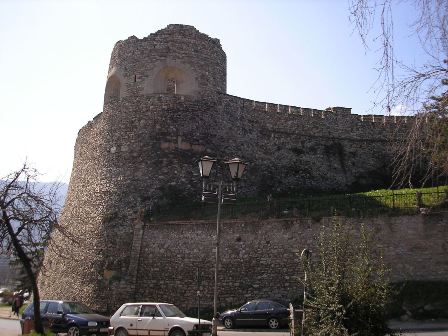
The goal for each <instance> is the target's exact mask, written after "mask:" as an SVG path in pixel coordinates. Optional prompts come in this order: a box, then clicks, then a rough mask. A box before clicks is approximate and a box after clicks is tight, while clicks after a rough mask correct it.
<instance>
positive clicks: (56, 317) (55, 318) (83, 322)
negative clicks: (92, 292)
mask: <svg viewBox="0 0 448 336" xmlns="http://www.w3.org/2000/svg"><path fill="white" fill-rule="evenodd" d="M40 313H41V317H42V322H43V325H44V327H45V328H47V329H49V330H51V331H52V332H54V333H67V335H68V336H80V335H108V328H109V325H110V320H109V318H108V317H106V316H102V315H99V314H96V313H95V312H94V311H92V310H91V309H90V308H89V307H87V306H86V305H84V304H82V303H79V302H74V301H58V300H41V301H40ZM26 319H34V304H33V303H31V304H30V305H29V306H28V307H26V309H25V310H24V311H23V314H22V318H21V319H20V324H21V326H22V330H23V325H24V321H25V320H26Z"/></svg>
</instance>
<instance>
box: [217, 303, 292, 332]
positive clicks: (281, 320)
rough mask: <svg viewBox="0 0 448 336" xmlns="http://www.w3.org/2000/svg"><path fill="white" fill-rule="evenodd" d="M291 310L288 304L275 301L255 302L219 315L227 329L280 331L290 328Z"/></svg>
mask: <svg viewBox="0 0 448 336" xmlns="http://www.w3.org/2000/svg"><path fill="white" fill-rule="evenodd" d="M288 317H289V310H288V308H287V307H286V303H283V302H282V303H280V302H277V301H274V300H265V299H263V300H261V299H260V300H253V301H249V302H248V303H246V304H245V305H243V306H241V307H240V308H238V309H231V310H227V311H225V312H223V313H222V314H220V315H219V321H220V322H221V323H222V324H223V325H224V327H226V328H227V329H231V328H234V327H268V328H270V329H278V328H280V327H286V326H288V321H289V320H288Z"/></svg>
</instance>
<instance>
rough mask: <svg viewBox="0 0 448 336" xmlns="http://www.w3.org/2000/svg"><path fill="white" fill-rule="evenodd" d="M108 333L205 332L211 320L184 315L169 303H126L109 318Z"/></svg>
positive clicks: (178, 335)
mask: <svg viewBox="0 0 448 336" xmlns="http://www.w3.org/2000/svg"><path fill="white" fill-rule="evenodd" d="M110 325H111V326H110V328H109V330H110V333H111V334H113V335H115V336H128V335H164V336H187V335H198V336H201V335H202V336H206V335H207V336H208V335H210V334H211V329H212V323H211V322H210V321H207V320H202V319H201V320H200V321H199V320H198V319H196V318H192V317H187V316H186V315H185V314H184V313H182V311H180V309H179V308H177V307H176V306H175V305H173V304H170V303H158V302H143V303H125V304H124V305H122V306H121V307H120V308H119V309H118V310H117V311H116V312H115V314H113V315H112V317H111V318H110Z"/></svg>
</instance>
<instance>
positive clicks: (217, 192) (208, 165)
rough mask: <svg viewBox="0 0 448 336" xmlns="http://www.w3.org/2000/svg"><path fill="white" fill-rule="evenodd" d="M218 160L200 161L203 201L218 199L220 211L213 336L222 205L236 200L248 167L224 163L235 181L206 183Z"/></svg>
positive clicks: (217, 226)
mask: <svg viewBox="0 0 448 336" xmlns="http://www.w3.org/2000/svg"><path fill="white" fill-rule="evenodd" d="M217 161H218V160H216V159H214V158H212V157H210V156H204V157H203V158H201V159H200V160H199V172H200V174H201V177H202V201H207V200H209V199H211V198H214V197H216V199H217V202H218V211H217V214H216V241H215V284H214V290H213V320H212V323H213V325H212V335H213V336H216V335H217V327H218V321H217V312H218V311H217V303H218V268H219V263H220V257H219V247H220V238H221V237H220V231H221V230H220V227H221V225H220V220H221V205H222V204H223V202H224V200H225V199H229V200H235V199H236V182H237V181H238V180H239V179H241V177H242V176H243V173H244V170H245V168H246V166H247V164H246V163H244V162H243V161H242V160H240V159H238V158H234V159H232V160H229V161H225V162H224V163H225V164H226V165H227V166H228V167H229V170H230V176H231V178H232V180H233V182H232V183H231V184H229V183H224V182H223V180H222V178H221V179H220V180H219V181H218V182H214V183H210V182H209V183H206V180H207V179H208V178H209V177H210V173H211V170H212V167H213V165H214V163H215V162H217Z"/></svg>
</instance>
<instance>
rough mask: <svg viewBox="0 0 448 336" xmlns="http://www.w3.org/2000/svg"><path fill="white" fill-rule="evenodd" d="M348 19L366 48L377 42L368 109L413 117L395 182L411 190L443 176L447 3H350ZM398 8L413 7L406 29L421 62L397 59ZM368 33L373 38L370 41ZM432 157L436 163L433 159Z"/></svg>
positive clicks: (431, 0) (430, 0) (434, 0)
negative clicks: (413, 38) (397, 110)
mask: <svg viewBox="0 0 448 336" xmlns="http://www.w3.org/2000/svg"><path fill="white" fill-rule="evenodd" d="M349 4H350V18H351V19H352V21H353V23H354V25H355V27H356V30H357V31H358V33H359V35H360V37H361V39H362V42H363V43H364V45H365V46H366V47H367V48H368V47H370V45H371V44H372V43H373V44H379V50H380V57H379V60H378V66H377V70H378V78H377V81H376V82H375V83H374V85H373V88H374V90H375V92H376V93H377V96H376V99H375V102H374V106H373V107H372V108H373V109H381V110H382V111H387V112H388V113H391V111H392V110H393V109H394V108H397V107H400V109H401V110H402V112H404V113H407V114H412V115H415V116H416V118H414V119H413V121H414V124H413V126H412V127H411V130H410V131H409V133H408V135H407V137H406V138H405V139H403V142H402V143H401V144H400V145H399V146H398V147H397V153H396V156H395V158H396V159H395V161H394V183H395V184H396V185H400V186H401V185H405V184H407V185H409V186H412V184H413V181H414V182H415V181H418V182H419V183H422V184H424V183H425V182H427V181H428V180H429V179H431V178H433V177H435V176H439V175H444V176H448V167H447V166H446V164H443V163H442V162H441V161H440V158H441V157H447V156H448V152H447V151H446V150H447V148H446V146H441V145H440V144H441V142H440V140H441V137H448V134H446V132H445V133H444V132H443V130H446V124H447V115H446V103H445V105H444V103H443V102H444V101H445V102H446V97H447V90H446V86H445V85H446V84H447V82H448V67H447V65H448V64H447V60H448V0H401V1H399V0H349ZM397 5H409V6H412V7H413V8H414V9H415V10H416V13H418V16H417V17H416V18H415V21H414V22H413V23H412V24H410V25H409V26H408V27H407V28H408V31H407V35H415V36H416V37H417V38H418V41H419V43H420V50H416V52H419V53H420V54H424V55H426V57H424V58H422V59H423V60H422V61H421V62H420V63H412V64H408V63H406V62H405V61H404V60H402V59H399V58H398V57H397V53H396V52H395V48H396V42H395V37H396V31H395V25H394V23H395V22H396V20H397V18H398V15H400V13H396V12H395V11H394V10H397ZM372 34H374V35H373V38H372V40H369V37H370V36H371V35H372ZM436 158H437V159H436Z"/></svg>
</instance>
